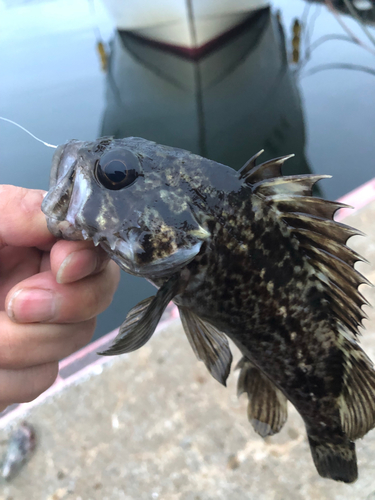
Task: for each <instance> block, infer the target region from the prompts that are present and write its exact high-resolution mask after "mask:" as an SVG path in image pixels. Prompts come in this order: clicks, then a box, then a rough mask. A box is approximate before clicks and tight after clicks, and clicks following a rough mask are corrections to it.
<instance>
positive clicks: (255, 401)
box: [237, 357, 288, 437]
mask: <svg viewBox="0 0 375 500" xmlns="http://www.w3.org/2000/svg"><path fill="white" fill-rule="evenodd" d="M237 368H239V369H240V370H241V371H240V376H239V378H238V384H237V393H238V396H240V395H241V394H242V393H244V392H246V393H247V395H248V398H249V404H248V408H247V415H248V418H249V421H250V423H251V425H252V426H253V428H254V430H255V432H257V433H258V434H259V435H260V436H262V437H266V436H272V435H273V434H276V433H277V432H279V431H280V430H281V428H282V427H283V425H284V424H285V422H286V419H287V417H288V409H287V399H286V397H285V396H284V394H283V393H282V392H281V391H280V390H279V389H278V388H277V387H276V386H275V385H274V384H273V383H272V382H271V381H270V380H269V379H268V378H267V377H266V376H265V375H263V373H262V372H261V371H260V370H259V369H258V368H256V367H255V366H254V365H253V364H252V363H251V362H250V361H249V360H248V359H247V358H245V357H243V358H242V359H241V360H240V362H239V363H238V365H237Z"/></svg>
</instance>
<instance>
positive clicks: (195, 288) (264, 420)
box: [42, 137, 375, 482]
mask: <svg viewBox="0 0 375 500" xmlns="http://www.w3.org/2000/svg"><path fill="white" fill-rule="evenodd" d="M259 155H260V153H257V154H256V155H254V156H253V157H252V158H251V159H250V160H249V161H248V162H247V163H246V164H245V165H244V166H243V167H242V169H240V170H239V171H238V172H236V171H235V170H233V169H231V168H230V167H227V166H225V165H221V164H219V163H217V162H214V161H211V160H208V159H206V158H202V157H199V156H197V155H194V154H192V153H190V152H188V151H184V150H181V149H177V148H171V147H168V146H161V145H158V144H156V143H154V142H150V141H147V140H145V139H141V138H132V137H129V138H125V139H110V138H101V139H98V140H97V141H94V142H92V143H87V142H79V141H69V142H68V143H67V144H65V145H63V146H60V147H59V148H58V150H57V152H56V154H55V157H54V160H53V165H52V171H51V185H50V190H49V192H48V194H47V195H46V197H45V199H44V201H43V205H42V210H43V211H44V213H45V214H46V217H47V223H48V227H49V229H50V231H51V232H52V233H53V234H54V235H55V236H57V237H63V238H66V239H83V238H84V239H89V240H90V239H92V240H93V241H94V242H95V243H98V244H99V245H101V246H102V247H103V248H104V249H105V250H106V252H108V254H109V256H110V257H111V258H112V259H113V260H114V261H115V262H117V263H118V264H119V266H120V267H121V268H122V269H123V270H125V271H126V272H129V273H131V274H135V275H137V276H143V277H145V278H147V279H148V280H149V281H151V282H152V283H154V284H155V286H156V287H157V288H158V291H157V293H156V295H154V296H152V297H149V298H148V299H145V300H143V301H142V302H140V303H139V304H138V305H137V306H135V307H134V308H133V309H132V310H131V311H130V312H129V313H128V315H127V317H126V319H125V321H124V323H123V324H122V325H121V326H120V329H119V334H118V336H117V337H116V339H115V341H114V343H113V345H112V346H111V347H110V348H109V349H108V350H107V351H105V352H103V353H101V354H103V355H116V354H121V353H125V352H131V351H134V350H135V349H139V348H140V347H142V346H143V345H144V344H145V343H146V342H148V341H149V340H150V338H151V337H152V334H153V333H154V331H155V328H156V326H157V324H158V322H159V320H160V318H161V316H162V314H163V312H164V310H165V308H166V306H167V304H168V303H169V302H170V301H171V300H173V301H174V302H175V304H176V305H177V307H178V309H179V312H180V316H181V321H182V324H183V327H184V330H185V332H186V335H187V338H188V340H189V342H190V345H191V347H192V349H193V351H194V352H195V354H196V356H197V357H198V359H200V360H202V361H203V362H204V363H205V365H206V367H207V369H208V370H209V372H210V373H211V375H212V376H213V377H214V378H215V379H217V380H218V381H219V382H220V383H222V384H224V385H225V384H226V379H227V377H228V375H229V373H230V368H231V362H232V354H231V352H230V348H229V344H228V340H227V337H229V338H231V339H232V340H233V342H234V343H235V344H236V345H237V347H238V348H239V349H240V351H241V352H242V355H243V358H242V360H241V361H240V363H239V365H238V369H239V370H240V374H239V379H238V393H239V394H241V393H243V392H245V393H247V395H248V417H249V420H250V422H251V424H252V425H253V427H254V429H255V431H256V432H257V433H259V434H260V435H261V436H263V437H266V436H268V435H272V434H275V433H277V432H279V431H280V430H281V428H282V427H283V425H284V423H285V421H286V419H287V401H290V402H291V403H292V404H293V405H294V406H295V408H296V409H297V410H298V412H299V413H300V415H301V416H302V418H303V420H304V422H305V426H306V431H307V435H308V440H309V444H310V449H311V453H312V458H313V461H314V463H315V466H316V468H317V470H318V472H319V474H320V475H321V476H323V477H327V478H331V479H334V480H338V481H344V482H353V481H355V480H356V478H357V474H358V472H357V461H356V453H355V444H354V440H355V439H357V438H359V437H362V436H363V435H364V434H366V433H367V432H368V431H369V430H370V429H372V428H373V427H374V426H375V371H374V367H373V364H372V362H371V361H370V360H369V358H368V357H367V356H366V354H365V353H364V352H363V351H362V349H361V347H360V346H359V344H358V341H357V338H356V337H357V335H358V327H359V326H360V325H361V321H362V319H363V318H364V317H365V313H364V312H363V311H362V306H363V305H365V304H367V302H366V301H365V299H364V297H363V296H362V295H361V294H360V293H359V292H358V286H359V285H360V284H362V283H367V284H368V282H367V280H366V279H365V278H364V277H363V276H362V275H361V274H360V273H358V272H357V271H356V270H355V269H354V264H355V262H356V261H358V260H361V257H360V256H359V255H358V254H357V253H355V252H353V251H352V250H351V249H350V248H349V247H348V246H347V245H346V243H347V240H348V239H349V238H350V237H351V236H353V235H354V234H360V232H359V231H356V230H355V229H353V228H350V227H348V226H346V225H344V224H340V223H337V222H335V221H334V214H335V212H336V210H338V209H340V208H343V207H344V205H343V204H340V203H337V202H330V201H326V200H323V199H320V198H315V197H313V196H312V188H313V186H314V184H315V183H316V182H317V181H319V180H321V179H324V178H327V177H328V176H324V175H301V176H287V177H284V176H282V173H281V167H282V165H283V163H284V161H286V160H287V159H288V158H289V157H290V156H288V157H283V158H277V159H275V160H270V161H268V162H265V163H261V164H259V165H257V159H258V157H259ZM117 158H118V159H117ZM124 158H126V160H124ZM120 161H121V163H120ZM119 165H120V166H119ZM116 183H118V184H116Z"/></svg>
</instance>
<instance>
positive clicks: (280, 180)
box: [253, 175, 331, 196]
mask: <svg viewBox="0 0 375 500" xmlns="http://www.w3.org/2000/svg"><path fill="white" fill-rule="evenodd" d="M330 178H331V176H330V175H289V176H285V177H277V178H276V179H267V180H262V181H260V182H257V183H256V184H255V185H254V186H253V189H254V193H257V194H262V195H263V196H273V195H283V194H284V195H288V196H295V195H299V196H312V188H313V186H314V184H316V183H317V182H318V181H320V180H322V179H330Z"/></svg>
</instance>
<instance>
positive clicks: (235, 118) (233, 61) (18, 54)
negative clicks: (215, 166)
mask: <svg viewBox="0 0 375 500" xmlns="http://www.w3.org/2000/svg"><path fill="white" fill-rule="evenodd" d="M333 3H335V2H333ZM95 5H96V10H97V17H96V18H93V17H92V13H91V12H90V9H89V5H88V2H87V1H86V0H54V1H53V0H50V1H48V0H45V1H37V2H36V1H28V2H22V1H21V0H20V1H18V2H16V3H12V2H10V1H8V2H7V3H4V0H3V1H2V2H1V0H0V15H1V16H2V18H3V19H4V20H6V22H5V23H3V29H2V31H1V32H0V45H1V48H2V50H1V51H0V67H1V68H2V73H1V78H0V95H1V99H0V114H1V115H3V116H6V117H8V118H11V119H13V120H16V121H18V122H19V123H21V124H22V125H24V126H26V127H28V128H29V129H30V130H31V131H32V132H33V133H35V134H36V135H38V136H39V137H41V138H42V139H44V140H46V141H48V142H51V143H54V144H59V143H63V142H65V141H66V140H68V139H72V138H77V139H82V140H90V139H94V138H95V137H96V136H98V135H114V136H116V137H123V136H130V135H132V136H141V137H145V138H147V139H149V140H155V141H157V142H160V143H164V144H168V145H171V146H175V147H181V148H184V149H188V150H191V151H193V152H195V153H198V154H201V155H203V156H207V157H209V158H211V159H214V160H216V161H219V162H221V163H224V164H226V165H230V166H232V167H234V168H239V167H241V166H242V165H243V164H244V163H245V161H246V160H247V159H248V158H249V157H250V156H251V155H253V154H254V153H255V152H256V151H258V150H259V149H261V148H264V149H265V153H264V155H263V158H264V159H268V158H271V157H275V156H280V155H283V154H289V153H291V152H293V153H295V155H296V156H295V158H293V159H292V160H289V161H288V162H287V163H286V164H285V170H284V172H285V173H287V174H293V173H297V172H309V171H312V172H316V173H329V174H333V176H334V180H333V181H330V182H328V181H327V182H325V183H322V184H323V185H322V186H321V189H322V194H323V195H325V196H327V197H329V198H337V197H338V196H341V195H343V194H345V193H346V192H348V191H349V190H351V189H354V188H355V187H356V186H358V185H359V184H361V183H363V182H365V181H366V180H368V179H370V178H372V177H373V176H374V174H375V169H374V166H373V165H374V161H373V158H374V156H375V144H374V141H373V135H374V132H373V131H374V127H375V115H374V113H373V107H372V105H371V104H372V103H373V102H374V98H375V79H374V75H372V74H371V71H374V67H375V64H374V61H375V58H374V56H375V45H372V44H371V40H370V39H369V38H367V37H366V35H365V34H364V31H363V26H361V25H360V24H358V23H357V22H356V21H355V20H354V19H352V18H350V17H348V16H342V19H341V20H342V21H343V22H344V25H345V26H346V28H348V30H349V33H348V32H347V31H345V29H344V28H343V27H342V26H340V24H339V23H338V22H337V20H336V18H335V17H334V16H333V15H332V13H331V12H329V11H328V9H327V8H325V7H323V6H321V5H319V3H317V4H313V3H305V2H303V1H302V0H301V1H299V0H295V1H293V2H290V1H288V0H275V1H274V2H272V10H270V9H263V10H261V11H259V12H257V13H255V14H253V15H251V16H250V17H249V18H248V19H246V20H245V21H244V22H243V23H242V24H241V25H240V26H239V27H238V28H237V29H236V30H234V31H233V32H232V33H231V36H228V37H224V38H223V39H222V40H220V43H217V44H213V45H211V46H210V47H209V49H208V50H207V51H205V52H204V53H203V54H201V55H200V57H199V58H195V59H188V58H187V57H186V56H182V55H181V54H178V53H176V52H175V51H170V50H165V49H163V48H162V47H161V46H160V45H157V44H152V43H146V42H145V41H144V40H143V39H140V38H139V37H138V36H135V35H134V34H132V33H122V34H121V36H120V35H119V34H116V33H115V32H114V31H113V24H112V22H111V21H110V19H109V17H108V16H107V15H106V12H105V10H104V9H103V8H102V7H101V6H100V3H99V2H95ZM8 7H9V8H8ZM277 9H280V11H281V14H280V16H277V15H276V10H277ZM367 15H369V14H368V13H367ZM296 17H297V18H298V23H299V24H300V26H301V30H300V33H299V30H298V29H296V27H297V28H298V23H297V24H294V26H295V30H294V31H293V30H292V26H293V23H294V20H295V18H296ZM279 19H281V22H280V21H279ZM98 29H99V30H100V33H101V36H102V37H103V38H104V39H105V40H107V41H108V45H107V53H108V56H109V60H108V63H109V65H108V71H107V73H106V74H105V75H104V74H103V73H101V72H100V64H99V62H98V59H97V55H96V53H95V43H96V38H97V31H98ZM366 29H368V30H370V33H372V35H374V29H373V27H372V26H371V24H367V25H366ZM350 33H352V34H353V35H354V36H355V37H358V38H359V39H360V40H361V41H362V42H361V43H354V42H353V40H352V41H351V43H348V40H347V38H350V36H351V35H350ZM336 35H338V36H336ZM293 37H294V39H293ZM324 37H325V38H324ZM314 44H315V45H314ZM292 46H297V49H298V50H297V56H298V57H297V60H296V62H295V63H294V64H291V61H292ZM366 47H367V48H366ZM368 48H370V50H367V49H368ZM372 52H374V53H372ZM295 55H296V54H295ZM353 64H354V65H356V66H358V67H359V66H360V67H366V68H369V69H370V70H371V71H370V72H367V73H365V72H364V71H361V70H360V69H358V68H357V69H356V70H353V71H350V70H345V71H344V70H343V69H342V68H340V65H341V66H344V65H347V66H348V67H349V66H350V65H353ZM334 65H336V69H332V68H333V67H334ZM319 67H320V68H319ZM317 68H318V71H317ZM314 71H316V72H315V73H314ZM50 161H51V150H48V149H47V148H44V147H43V146H41V145H40V144H38V143H36V142H35V141H33V140H32V139H31V138H30V137H28V136H26V135H25V134H23V133H22V132H21V131H19V130H17V129H15V128H12V127H11V126H10V125H8V124H2V123H0V162H1V167H0V168H1V177H0V181H1V182H2V183H12V184H18V185H24V186H26V187H32V188H43V189H47V183H48V177H49V168H50ZM152 293H154V289H153V288H152V287H151V285H149V284H148V283H146V282H145V281H144V280H141V279H137V278H134V277H132V276H128V275H124V276H123V278H122V281H121V284H120V291H119V293H118V294H117V295H116V297H115V300H114V304H113V307H112V308H111V309H110V311H109V312H108V313H104V314H103V315H101V317H100V318H99V324H98V334H103V333H105V332H107V331H108V330H110V329H112V328H114V327H116V326H117V325H118V324H119V323H120V322H121V321H122V320H123V319H124V317H125V315H126V312H127V311H128V310H129V309H130V308H131V307H132V306H133V305H135V304H136V303H137V302H138V301H139V300H141V299H142V298H144V297H145V296H147V295H151V294H152Z"/></svg>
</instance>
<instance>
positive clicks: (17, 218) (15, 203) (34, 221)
mask: <svg viewBox="0 0 375 500" xmlns="http://www.w3.org/2000/svg"><path fill="white" fill-rule="evenodd" d="M44 194H45V191H42V190H39V189H25V188H21V187H17V186H9V185H0V249H1V248H3V247H5V246H25V247H39V248H45V247H50V246H51V244H52V243H53V242H54V241H55V238H54V237H53V236H52V235H51V233H50V232H49V231H48V229H47V223H46V218H45V216H44V214H43V213H42V211H41V208H40V207H41V204H42V200H43V197H44Z"/></svg>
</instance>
